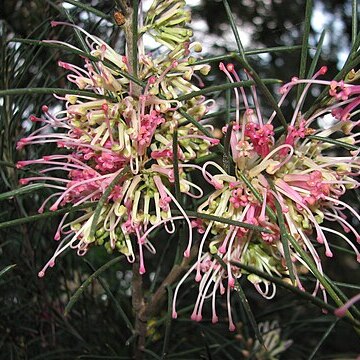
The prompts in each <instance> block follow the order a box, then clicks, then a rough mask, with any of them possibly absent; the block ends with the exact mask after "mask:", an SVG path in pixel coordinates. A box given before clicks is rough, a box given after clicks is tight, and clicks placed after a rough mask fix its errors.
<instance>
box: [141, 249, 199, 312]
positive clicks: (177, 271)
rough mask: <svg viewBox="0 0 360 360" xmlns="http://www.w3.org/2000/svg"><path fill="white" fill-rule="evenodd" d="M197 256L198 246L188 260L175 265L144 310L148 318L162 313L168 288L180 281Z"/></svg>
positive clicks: (192, 250) (185, 259) (191, 252)
mask: <svg viewBox="0 0 360 360" xmlns="http://www.w3.org/2000/svg"><path fill="white" fill-rule="evenodd" d="M196 254H197V246H193V247H192V248H191V251H190V256H189V257H188V258H185V257H184V258H183V260H182V262H181V263H180V264H179V265H174V267H173V268H172V269H171V271H170V273H169V274H168V275H167V276H166V278H165V279H164V280H163V282H162V283H161V285H160V286H159V287H158V289H157V290H156V292H155V294H154V295H153V297H152V298H151V301H150V302H149V303H148V304H147V306H146V307H145V308H144V309H143V311H144V314H145V315H146V318H150V317H153V316H155V315H157V314H158V313H159V312H160V310H161V309H162V307H163V305H164V302H165V300H166V296H167V292H166V286H168V285H169V286H171V285H173V284H174V283H175V282H176V281H178V279H179V277H180V276H181V275H182V274H183V273H184V272H185V271H186V270H187V269H188V268H189V264H190V262H191V261H192V260H193V258H194V257H195V256H196Z"/></svg>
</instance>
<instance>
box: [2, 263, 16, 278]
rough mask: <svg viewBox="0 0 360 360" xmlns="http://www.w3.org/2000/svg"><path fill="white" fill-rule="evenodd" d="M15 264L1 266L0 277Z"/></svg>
mask: <svg viewBox="0 0 360 360" xmlns="http://www.w3.org/2000/svg"><path fill="white" fill-rule="evenodd" d="M15 266H16V264H12V265H9V266H6V267H5V268H3V269H2V270H1V271H0V278H1V277H2V276H4V275H5V274H6V273H7V272H8V271H10V270H11V269H13V268H14V267H15Z"/></svg>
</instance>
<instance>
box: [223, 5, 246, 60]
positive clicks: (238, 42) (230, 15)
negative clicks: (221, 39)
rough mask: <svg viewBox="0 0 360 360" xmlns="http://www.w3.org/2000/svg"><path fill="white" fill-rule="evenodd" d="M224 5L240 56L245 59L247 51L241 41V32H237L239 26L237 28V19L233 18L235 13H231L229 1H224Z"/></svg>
mask: <svg viewBox="0 0 360 360" xmlns="http://www.w3.org/2000/svg"><path fill="white" fill-rule="evenodd" d="M223 4H224V6H225V11H226V15H227V17H228V19H229V22H230V26H231V30H232V32H233V34H234V36H235V41H236V45H237V48H238V51H239V55H240V56H241V57H242V58H243V59H245V50H244V47H243V44H242V43H241V39H240V36H239V32H238V30H237V26H236V23H235V19H234V16H233V12H232V11H231V8H230V6H229V3H228V1H227V0H223Z"/></svg>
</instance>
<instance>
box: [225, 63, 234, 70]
mask: <svg viewBox="0 0 360 360" xmlns="http://www.w3.org/2000/svg"><path fill="white" fill-rule="evenodd" d="M226 68H227V69H228V71H229V72H233V71H234V64H232V63H229V64H227V65H226Z"/></svg>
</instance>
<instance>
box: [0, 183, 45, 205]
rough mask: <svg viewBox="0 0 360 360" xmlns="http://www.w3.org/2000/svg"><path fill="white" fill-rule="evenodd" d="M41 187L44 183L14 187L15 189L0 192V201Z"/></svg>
mask: <svg viewBox="0 0 360 360" xmlns="http://www.w3.org/2000/svg"><path fill="white" fill-rule="evenodd" d="M43 188H44V184H31V185H27V186H24V187H21V188H19V189H15V190H12V191H8V192H5V193H2V194H0V201H2V200H6V199H9V198H12V197H14V196H18V195H22V194H27V193H31V192H33V191H35V190H39V189H43Z"/></svg>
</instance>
